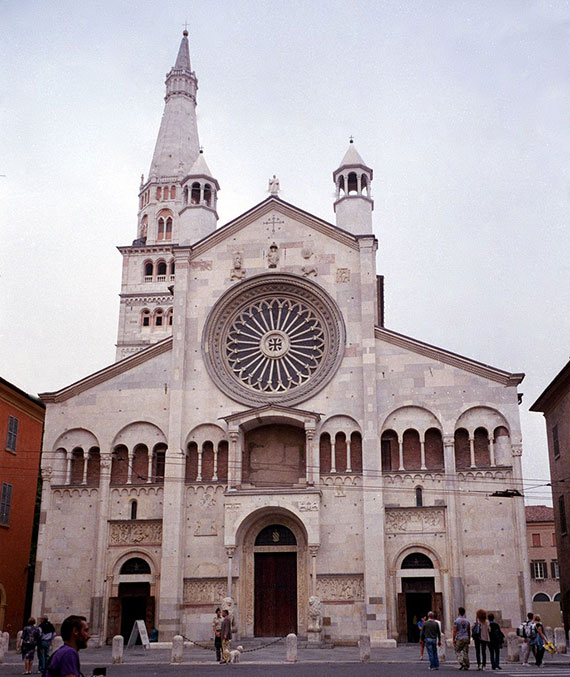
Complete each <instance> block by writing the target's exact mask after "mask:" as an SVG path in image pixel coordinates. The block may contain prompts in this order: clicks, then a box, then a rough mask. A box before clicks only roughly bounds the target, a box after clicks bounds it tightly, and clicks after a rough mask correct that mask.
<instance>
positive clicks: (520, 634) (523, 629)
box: [516, 623, 526, 638]
mask: <svg viewBox="0 0 570 677" xmlns="http://www.w3.org/2000/svg"><path fill="white" fill-rule="evenodd" d="M516 633H517V637H523V638H524V637H526V623H521V624H520V625H519V627H518V628H517V630H516Z"/></svg>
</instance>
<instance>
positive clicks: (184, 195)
mask: <svg viewBox="0 0 570 677" xmlns="http://www.w3.org/2000/svg"><path fill="white" fill-rule="evenodd" d="M182 202H183V203H184V204H185V205H187V204H188V186H184V190H183V191H182Z"/></svg>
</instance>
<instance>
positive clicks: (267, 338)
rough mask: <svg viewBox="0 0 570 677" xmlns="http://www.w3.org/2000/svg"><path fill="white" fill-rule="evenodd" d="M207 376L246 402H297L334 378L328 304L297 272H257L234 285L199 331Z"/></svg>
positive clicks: (340, 330)
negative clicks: (293, 273)
mask: <svg viewBox="0 0 570 677" xmlns="http://www.w3.org/2000/svg"><path fill="white" fill-rule="evenodd" d="M203 349H204V356H205V359H206V366H207V368H208V372H209V373H210V375H211V376H212V378H213V379H214V381H215V382H216V383H217V385H218V386H219V387H220V388H221V389H222V390H224V391H225V392H227V394H228V395H230V396H231V397H233V398H234V399H237V400H239V401H243V402H247V403H249V404H256V405H259V404H263V403H268V402H280V403H283V404H286V403H293V402H296V401H297V402H298V401H301V400H302V399H306V398H307V397H309V396H310V395H311V394H312V393H313V392H314V391H315V390H317V389H319V388H320V387H323V385H325V383H326V382H328V380H329V379H330V378H332V376H333V374H334V372H335V371H336V368H337V367H338V365H339V364H340V360H341V359H342V353H343V350H344V323H343V321H342V316H341V315H340V311H339V310H338V307H337V306H336V304H335V303H334V301H333V300H332V299H331V298H330V297H329V296H328V294H326V293H325V292H324V291H323V290H322V289H321V288H319V287H318V286H317V285H316V284H315V283H313V282H310V281H308V280H304V279H301V278H298V277H297V276H295V275H288V274H285V273H282V274H276V273H274V274H270V275H259V276H256V277H252V278H250V279H248V280H246V281H243V282H241V283H239V284H237V285H235V286H234V287H232V288H231V289H230V290H229V291H228V292H226V294H224V296H222V298H221V299H220V301H219V302H218V304H217V305H216V306H215V307H214V309H213V310H212V312H211V313H210V316H209V317H208V320H207V322H206V327H205V329H204V341H203Z"/></svg>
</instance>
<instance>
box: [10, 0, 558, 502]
mask: <svg viewBox="0 0 570 677" xmlns="http://www.w3.org/2000/svg"><path fill="white" fill-rule="evenodd" d="M186 20H187V21H188V24H189V31H190V55H191V60H192V67H193V69H194V70H195V71H196V74H197V76H198V81H199V91H198V125H199V133H200V141H201V143H202V145H203V146H204V148H205V153H206V159H207V162H208V164H209V166H210V168H211V170H212V172H213V173H214V175H215V176H216V177H217V179H218V180H219V182H220V185H221V192H220V196H219V214H220V225H222V224H224V223H226V222H227V221H229V220H230V219H233V218H235V217H236V216H238V215H239V214H240V213H242V212H243V211H245V210H247V209H249V208H250V207H252V206H253V205H255V204H257V203H258V202H260V201H261V200H263V199H264V198H265V197H266V196H267V193H266V190H267V180H268V177H269V176H271V175H272V174H277V175H278V177H279V179H280V182H281V189H282V191H281V193H280V196H281V197H282V198H283V199H284V200H287V201H288V202H292V203H293V204H295V205H297V206H299V207H301V208H302V209H305V210H307V211H309V212H311V213H314V214H315V215H317V216H319V217H321V218H324V219H326V220H328V221H331V222H334V213H333V209H332V204H333V195H334V186H333V183H332V177H331V173H332V171H333V170H334V169H335V168H336V167H337V166H338V165H339V163H340V160H341V158H342V157H343V155H344V152H345V151H346V148H347V144H348V137H349V136H350V135H353V136H354V138H355V144H356V147H357V148H358V150H359V152H360V153H361V155H362V156H363V158H364V160H365V161H366V162H367V163H368V164H369V165H370V166H371V167H373V169H374V182H373V197H374V199H375V210H374V221H375V226H374V228H375V233H376V235H377V237H378V240H379V249H378V271H379V272H380V273H382V274H384V275H385V278H386V326H387V327H388V328H390V329H394V330H395V331H398V332H401V333H404V334H407V335H410V336H413V337H415V338H418V339H420V340H422V341H426V342H428V343H432V344H435V345H437V346H441V347H443V348H446V349H449V350H452V351H454V352H457V353H460V354H462V355H466V356H468V357H471V358H474V359H476V360H479V361H482V362H485V363H487V364H491V365H493V366H495V367H499V368H501V369H505V370H508V371H513V372H519V371H523V372H526V378H525V380H524V381H523V383H522V385H521V387H520V390H521V391H522V392H523V393H524V401H523V404H522V406H521V419H522V427H523V441H524V456H523V461H524V470H525V475H526V477H527V478H529V479H532V480H534V479H537V478H547V477H548V459H547V452H546V435H545V429H544V420H543V418H542V415H541V414H531V413H529V412H528V407H529V406H530V405H531V404H532V403H533V402H534V400H535V399H536V397H537V396H538V395H539V394H540V393H541V392H542V390H543V389H544V388H545V387H546V385H547V384H548V383H549V382H550V381H551V380H552V378H553V377H554V376H555V374H556V373H558V371H560V369H561V368H562V367H563V366H564V364H565V363H566V361H567V360H568V358H569V357H570V348H569V342H568V337H569V335H570V312H569V306H570V303H569V302H570V265H569V261H570V257H569V244H570V237H569V234H568V233H569V228H568V218H569V214H570V210H569V203H570V190H569V183H570V162H569V158H570V124H569V122H570V119H569V118H570V113H569V111H570V77H569V76H570V73H569V71H570V48H569V46H570V34H569V33H570V4H569V2H567V1H565V0H558V1H550V2H534V1H528V2H525V1H524V0H513V1H512V2H510V1H505V0H503V1H501V0H492V1H490V2H486V1H485V0H471V1H469V2H461V1H445V0H440V1H439V2H432V1H420V0H416V1H414V0H401V1H397V0H392V1H385V2H382V1H380V0H361V1H358V0H351V1H350V2H346V1H342V2H337V1H334V0H333V1H331V0H327V2H321V1H320V0H303V1H293V0H281V1H280V2H277V1H273V2H268V1H261V0H250V1H247V0H240V1H239V2H238V1H237V0H236V1H234V2H231V1H230V0H226V1H220V0H218V1H216V0H207V1H198V0H195V1H193V2H179V1H169V2H168V3H157V2H145V1H140V0H139V1H137V2H134V1H132V2H128V1H121V0H115V1H109V0H103V1H100V2H96V1H91V2H86V3H78V2H72V1H70V0H57V1H55V0H52V1H46V0H44V1H43V2H41V1H37V2H30V1H26V0H2V1H1V2H0V35H1V40H0V55H1V63H2V78H1V82H0V95H1V106H2V108H1V118H0V125H1V129H2V134H1V135H0V174H1V175H2V176H1V177H0V191H1V193H0V195H1V203H0V205H1V206H0V209H1V213H0V227H1V235H2V239H1V241H2V248H1V251H2V259H1V268H0V285H1V289H0V292H1V296H0V298H1V301H2V313H1V322H0V355H1V364H0V375H2V376H3V377H4V378H6V379H8V380H9V381H11V382H13V383H14V384H16V385H17V386H19V387H21V388H23V389H25V390H27V391H28V392H31V393H38V392H43V391H49V390H55V389H58V388H60V387H62V386H65V385H67V384H69V383H71V382H73V381H76V380H78V379H80V378H82V377H84V376H86V375H88V374H90V373H92V372H93V371H96V370H98V369H101V368H102V367H104V366H106V365H108V364H110V363H112V362H113V361H114V356H115V347H114V344H115V341H116V332H117V322H118V311H119V298H118V292H119V288H120V277H121V257H120V255H119V253H118V252H117V250H116V246H117V245H125V244H130V242H131V241H132V240H133V238H134V237H136V215H137V204H138V198H137V193H138V186H139V181H140V175H141V173H144V174H145V176H146V175H147V173H148V169H149V166H150V161H151V157H152V152H153V148H154V143H155V141H156V135H157V133H158V128H159V124H160V117H161V114H162V109H163V105H164V101H163V97H164V76H165V74H166V72H167V71H168V70H169V69H170V68H171V66H172V65H173V63H174V60H175V57H176V53H177V50H178V46H179V43H180V38H181V33H182V30H183V24H184V22H185V21H186ZM532 495H534V496H535V497H536V498H535V501H534V502H544V500H545V499H546V498H547V497H548V491H546V493H545V490H544V489H540V490H535V491H533V492H529V494H528V496H529V500H530V496H532Z"/></svg>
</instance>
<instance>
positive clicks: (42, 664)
mask: <svg viewBox="0 0 570 677" xmlns="http://www.w3.org/2000/svg"><path fill="white" fill-rule="evenodd" d="M50 644H51V642H46V641H44V640H40V641H39V642H38V670H39V671H40V672H43V671H44V670H45V669H46V665H47V662H48V658H49V647H50Z"/></svg>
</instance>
